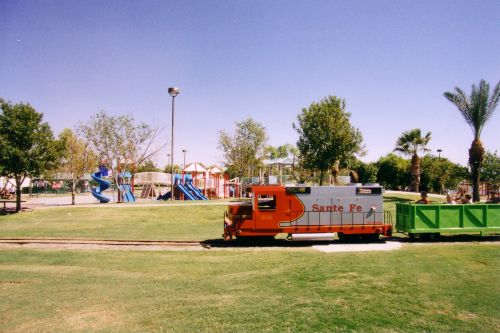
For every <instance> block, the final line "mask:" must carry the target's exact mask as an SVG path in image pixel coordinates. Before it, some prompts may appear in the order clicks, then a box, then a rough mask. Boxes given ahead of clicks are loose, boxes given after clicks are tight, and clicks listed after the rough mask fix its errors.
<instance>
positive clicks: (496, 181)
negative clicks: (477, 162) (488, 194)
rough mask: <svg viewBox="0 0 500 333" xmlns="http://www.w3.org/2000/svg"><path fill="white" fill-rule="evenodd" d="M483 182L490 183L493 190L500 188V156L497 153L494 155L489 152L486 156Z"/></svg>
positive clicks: (482, 171) (482, 174)
mask: <svg viewBox="0 0 500 333" xmlns="http://www.w3.org/2000/svg"><path fill="white" fill-rule="evenodd" d="M481 181H484V182H486V183H488V184H489V185H491V186H493V188H495V187H497V188H498V185H500V156H498V153H497V151H494V152H493V153H492V152H489V151H487V152H486V154H484V161H483V167H482V169H481ZM490 190H491V188H490Z"/></svg>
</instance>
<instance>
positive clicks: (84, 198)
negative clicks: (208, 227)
mask: <svg viewBox="0 0 500 333" xmlns="http://www.w3.org/2000/svg"><path fill="white" fill-rule="evenodd" d="M112 199H113V198H112ZM75 203H76V204H75V205H71V196H70V195H64V196H45V195H41V196H40V197H38V198H30V199H28V200H27V202H26V203H25V204H23V207H26V208H29V209H43V208H55V207H60V208H68V207H92V208H106V207H108V208H109V207H114V208H116V207H119V208H125V207H137V205H140V207H153V206H154V207H156V206H157V207H159V206H187V205H196V206H209V205H227V204H228V202H227V201H224V200H210V201H209V200H196V201H176V202H172V201H161V200H156V199H140V198H139V199H137V202H136V203H117V202H114V201H110V202H109V203H106V204H101V203H99V201H98V200H97V199H96V198H94V197H93V196H92V194H80V195H77V196H76V197H75Z"/></svg>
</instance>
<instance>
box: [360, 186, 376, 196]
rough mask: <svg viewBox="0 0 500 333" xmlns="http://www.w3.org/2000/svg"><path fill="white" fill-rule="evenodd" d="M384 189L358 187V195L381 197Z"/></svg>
mask: <svg viewBox="0 0 500 333" xmlns="http://www.w3.org/2000/svg"><path fill="white" fill-rule="evenodd" d="M380 194H382V187H356V195H380Z"/></svg>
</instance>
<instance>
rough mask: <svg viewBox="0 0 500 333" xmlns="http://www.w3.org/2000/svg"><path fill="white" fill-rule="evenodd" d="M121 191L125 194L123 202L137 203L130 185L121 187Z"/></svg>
mask: <svg viewBox="0 0 500 333" xmlns="http://www.w3.org/2000/svg"><path fill="white" fill-rule="evenodd" d="M120 191H122V193H123V202H135V196H134V193H132V191H131V190H130V185H129V184H124V185H120Z"/></svg>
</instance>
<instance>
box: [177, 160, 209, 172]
mask: <svg viewBox="0 0 500 333" xmlns="http://www.w3.org/2000/svg"><path fill="white" fill-rule="evenodd" d="M182 171H183V172H206V171H207V169H205V168H204V167H203V166H202V165H201V164H200V163H198V162H195V163H191V164H188V166H187V167H185V168H184V170H182Z"/></svg>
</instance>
